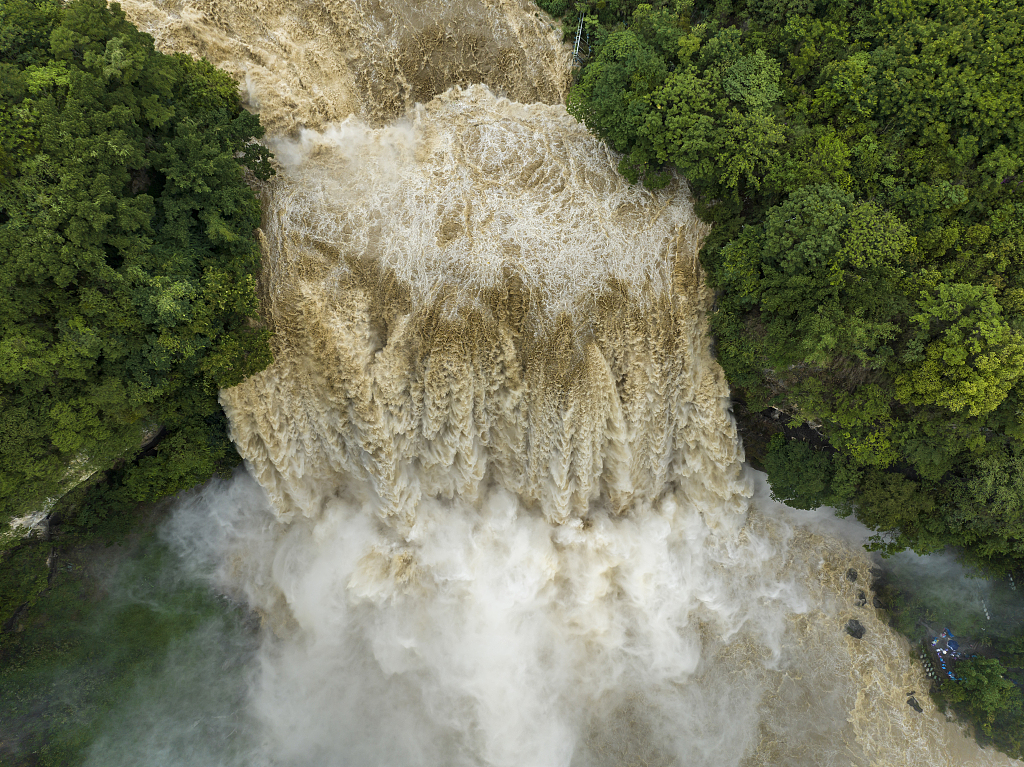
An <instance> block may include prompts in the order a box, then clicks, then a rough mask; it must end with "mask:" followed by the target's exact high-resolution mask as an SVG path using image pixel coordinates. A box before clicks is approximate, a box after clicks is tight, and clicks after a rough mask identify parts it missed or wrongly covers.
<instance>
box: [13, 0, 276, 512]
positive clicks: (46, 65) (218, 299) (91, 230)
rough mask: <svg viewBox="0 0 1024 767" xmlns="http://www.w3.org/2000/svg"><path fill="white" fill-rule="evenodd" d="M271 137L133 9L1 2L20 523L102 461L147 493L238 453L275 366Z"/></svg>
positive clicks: (36, 0) (81, 0) (138, 496)
mask: <svg viewBox="0 0 1024 767" xmlns="http://www.w3.org/2000/svg"><path fill="white" fill-rule="evenodd" d="M262 135H263V130H262V128H261V127H260V124H259V120H258V118H257V117H256V116H255V115H252V114H250V113H248V112H246V111H245V110H243V109H242V108H241V105H240V103H239V96H238V91H237V86H236V83H235V82H234V81H233V80H232V79H231V78H230V77H229V76H228V75H227V74H225V73H224V72H221V71H219V70H217V69H215V68H214V67H213V66H212V65H211V64H209V63H208V62H206V61H202V60H194V59H192V58H190V57H188V56H184V55H180V54H176V55H164V54H161V53H159V52H157V51H156V50H155V49H154V47H153V41H152V38H151V37H149V36H148V35H145V34H143V33H141V32H139V31H138V30H137V29H135V27H133V26H132V25H131V24H130V23H128V21H127V20H126V19H125V16H124V13H123V12H122V11H121V9H120V7H119V6H118V5H117V4H113V5H111V6H110V7H108V6H107V4H106V2H105V0H75V2H71V3H67V4H64V3H61V2H58V1H57V0H0V261H2V265H0V520H5V519H7V518H9V517H11V516H12V515H17V514H22V513H26V512H29V511H33V510H37V509H39V508H42V507H45V504H46V502H47V499H52V498H55V497H57V496H59V495H60V494H61V493H62V492H63V491H64V490H66V488H67V487H68V486H69V484H74V481H75V480H76V479H77V478H78V477H80V476H81V475H83V474H88V473H90V472H92V471H94V470H96V469H100V470H106V469H110V468H112V467H114V468H115V469H116V472H115V474H116V476H115V477H114V479H115V485H116V488H117V492H118V493H120V496H121V497H123V498H125V499H128V500H132V501H134V500H145V499H155V498H159V497H161V496H163V495H166V494H168V493H172V492H176V491H177V490H179V489H181V488H183V487H188V486H191V485H193V484H195V483H197V482H200V481H203V480H205V479H206V478H208V477H209V476H210V475H211V474H212V473H214V472H215V471H223V470H224V469H226V468H227V467H228V466H230V465H233V464H234V463H237V461H238V458H237V454H236V453H235V452H234V449H233V447H232V446H231V444H230V441H229V440H228V438H227V431H226V420H225V418H224V416H223V413H222V411H221V409H220V406H219V404H218V402H217V398H216V396H217V390H218V389H219V388H220V387H225V386H231V385H233V384H236V383H238V382H239V381H241V380H242V379H243V378H244V377H246V376H248V375H251V374H252V373H254V372H256V371H258V370H260V369H262V368H263V367H265V366H266V365H267V364H268V363H269V361H270V351H269V345H268V333H267V331H265V330H264V329H262V328H261V327H260V325H259V323H258V321H257V308H258V307H257V300H256V274H257V272H258V266H259V247H258V244H257V241H256V238H255V233H254V230H255V229H256V227H257V226H258V225H259V221H260V209H259V206H258V203H257V201H256V198H255V196H254V194H253V192H252V190H251V189H250V187H249V186H248V185H247V183H246V174H247V173H248V174H251V175H252V176H254V177H256V178H259V179H266V178H268V177H269V175H270V174H271V173H272V170H271V167H270V163H269V161H270V155H269V152H268V151H267V149H266V148H265V147H263V146H262V145H260V144H259V143H257V142H256V139H258V138H259V137H261V136H262ZM157 430H160V433H161V435H162V437H161V439H160V440H159V441H158V443H157V444H156V446H155V448H154V449H150V450H147V452H146V454H145V455H144V456H143V457H142V459H141V460H138V461H131V459H132V458H134V457H135V456H136V455H137V454H138V453H139V451H140V449H141V447H142V444H143V441H144V439H145V437H144V435H145V434H146V433H147V432H148V433H149V434H150V435H151V434H152V433H154V432H156V431H157Z"/></svg>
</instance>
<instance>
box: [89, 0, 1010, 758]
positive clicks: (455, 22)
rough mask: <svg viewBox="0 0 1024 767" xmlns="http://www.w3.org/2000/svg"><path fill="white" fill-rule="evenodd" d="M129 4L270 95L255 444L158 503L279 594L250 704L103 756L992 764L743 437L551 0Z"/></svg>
mask: <svg viewBox="0 0 1024 767" xmlns="http://www.w3.org/2000/svg"><path fill="white" fill-rule="evenodd" d="M124 6H125V7H126V9H127V11H128V13H129V15H130V17H131V18H132V19H133V21H135V22H136V23H137V24H139V25H140V26H141V27H142V28H143V29H146V30H147V31H149V32H151V33H152V34H153V35H154V37H155V38H156V40H157V43H158V45H160V46H161V47H163V48H164V49H167V50H183V51H187V52H189V53H193V54H200V55H204V56H206V57H208V58H210V59H211V60H212V61H214V63H216V64H218V65H219V66H221V67H224V68H226V69H227V70H229V71H231V72H232V73H234V74H236V75H237V76H238V77H239V79H240V81H241V82H242V83H243V84H244V89H245V92H246V98H247V100H248V102H249V103H250V105H251V106H252V107H253V108H254V109H258V110H259V111H260V113H261V116H262V118H263V121H264V123H265V124H266V125H267V126H268V129H269V134H268V141H269V142H270V144H271V146H272V148H273V150H274V151H275V154H276V156H277V160H278V162H279V164H280V167H279V174H278V176H277V177H276V178H275V179H274V180H273V181H272V182H271V183H269V184H267V185H266V186H265V187H263V188H262V189H261V194H262V199H263V205H264V213H265V223H264V227H263V231H262V234H261V237H262V242H263V246H264V275H263V280H262V290H263V295H262V302H263V308H264V312H265V316H266V320H267V322H269V323H270V324H271V325H272V326H273V328H274V330H275V333H276V335H275V342H274V343H275V363H274V364H273V365H272V366H271V367H270V368H269V369H268V370H266V371H264V372H263V373H261V374H259V375H257V376H255V377H253V378H252V379H250V380H248V381H246V382H245V383H243V384H242V385H240V386H238V387H236V388H234V389H231V390H228V391H224V392H222V395H221V399H222V402H223V404H224V407H225V409H226V411H227V413H228V415H229V417H230V419H231V425H232V436H233V438H234V440H235V442H236V443H237V445H238V448H239V451H240V452H241V454H242V455H243V456H244V457H245V459H246V462H247V464H246V465H247V469H248V472H247V473H241V474H239V475H238V476H237V477H236V478H235V480H234V481H233V482H231V483H226V484H225V483H214V484H212V485H210V486H208V487H207V488H205V489H204V490H203V491H201V492H199V493H198V494H195V495H192V496H190V497H188V498H186V499H184V500H182V501H181V502H180V503H179V506H178V510H177V512H176V514H175V516H174V518H173V519H172V520H171V522H170V523H169V524H168V525H167V527H166V529H165V535H166V536H167V538H168V540H169V541H171V542H172V543H173V544H174V545H175V546H177V547H178V549H179V550H180V551H181V552H182V554H183V556H184V558H185V560H186V562H188V563H189V566H190V567H193V568H196V570H197V572H199V573H201V574H202V577H206V578H209V579H210V580H211V582H212V583H213V584H214V585H215V586H216V587H217V588H218V589H221V590H223V591H224V592H225V593H227V594H229V595H231V596H233V597H235V598H237V599H240V600H244V601H245V602H246V603H247V604H248V605H250V606H251V607H252V608H253V609H254V610H255V611H257V612H258V613H259V615H260V616H261V617H262V619H263V628H262V630H261V635H262V640H261V645H260V649H259V651H258V652H257V653H256V656H255V657H256V660H254V662H253V667H252V669H251V680H250V684H249V691H248V693H247V695H246V697H245V700H244V701H242V702H241V703H240V706H241V708H240V709H239V711H241V712H242V713H238V714H237V715H236V716H235V718H234V719H232V720H231V721H232V722H234V723H233V724H232V729H231V730H230V732H228V731H226V730H217V729H216V728H213V729H210V730H209V732H211V733H213V734H211V735H210V736H209V737H210V738H211V739H216V740H217V742H218V743H220V745H219V746H217V747H214V746H211V745H210V744H209V743H202V744H201V743H199V742H198V739H199V738H200V736H199V735H197V736H196V739H194V740H193V741H190V740H189V739H188V737H185V736H182V737H180V738H178V739H177V740H174V743H175V744H177V745H173V747H172V746H166V745H165V746H161V747H157V746H156V745H154V743H155V741H153V740H152V739H149V740H147V739H146V738H138V737H134V738H133V737H129V736H128V735H126V734H123V733H122V734H121V735H120V736H118V735H117V734H111V735H110V736H109V737H106V738H104V739H102V740H101V741H100V743H99V744H98V745H97V747H96V748H95V749H94V752H95V753H94V762H95V763H96V764H107V765H109V764H114V763H115V761H116V760H114V761H112V759H113V757H112V756H111V755H112V754H115V753H116V754H118V756H117V759H118V760H125V761H124V763H126V764H127V763H132V764H146V763H150V764H163V763H166V764H197V765H198V764H228V763H234V764H251V765H259V764H265V765H289V766H290V765H296V766H298V765H360V766H362V765H367V766H368V765H396V766H397V765H446V766H449V765H450V766H456V765H467V766H469V765H494V766H495V767H499V766H500V767H505V766H507V767H533V766H534V765H536V766H538V767H540V766H548V765H551V766H552V767H554V766H563V767H597V766H598V765H609V766H611V765H615V766H616V767H619V766H624V765H715V766H718V765H761V764H765V765H768V764H771V765H800V764H806V765H828V764H835V765H869V764H870V765H917V764H920V765H960V764H968V763H969V764H979V765H980V764H990V763H991V764H996V763H1005V762H1006V760H1005V759H1004V758H1003V757H1000V756H999V755H998V754H993V753H991V752H983V751H981V750H980V749H978V748H977V747H976V746H975V745H974V744H973V742H971V741H969V740H967V739H965V738H964V737H963V735H962V734H961V732H960V730H959V729H958V728H957V726H956V725H954V724H949V723H947V722H946V721H945V719H944V717H942V716H941V715H939V714H937V713H936V711H935V710H934V707H933V706H932V705H931V703H930V701H929V700H928V698H927V697H926V696H924V695H922V694H921V693H922V692H923V690H924V689H925V687H926V679H925V677H924V676H923V674H922V673H921V671H920V669H919V668H918V667H917V665H916V664H915V663H914V662H913V661H912V660H911V657H910V652H909V648H908V647H907V645H906V643H905V642H904V641H903V640H901V639H900V638H899V637H897V636H896V635H895V634H893V633H892V632H891V631H890V630H889V629H888V628H886V627H885V626H884V625H883V624H882V623H881V622H880V621H879V620H878V618H877V617H876V615H875V613H874V611H873V610H872V609H871V608H870V607H857V606H856V602H855V599H856V592H857V590H858V589H861V588H864V587H865V579H866V577H867V570H868V567H869V562H868V561H867V559H866V558H865V556H864V555H863V553H861V552H860V551H859V550H858V549H857V548H856V547H855V546H851V545H850V544H849V543H847V542H844V541H843V540H842V539H841V538H840V537H837V536H835V535H833V534H830V533H828V532H826V531H824V530H823V529H822V530H816V529H815V528H813V527H812V526H810V525H809V523H807V522H800V521H799V520H797V519H795V518H793V517H792V516H790V515H789V512H788V511H787V510H786V509H784V508H783V507H780V506H778V505H777V504H774V503H772V502H771V501H770V500H768V498H767V492H766V490H765V489H764V486H763V483H761V481H760V480H758V479H757V478H756V477H754V475H753V474H752V473H750V472H749V471H747V470H745V469H744V467H743V464H742V460H743V455H742V449H741V447H740V446H739V443H738V440H737V435H736V429H735V425H734V422H733V420H732V418H731V416H730V414H729V398H728V389H727V386H726V383H725V380H724V378H723V376H722V373H721V370H720V369H719V367H718V366H717V364H716V363H715V361H714V359H713V357H712V354H711V352H710V349H709V339H708V335H707V328H706V321H705V315H706V312H707V311H708V309H709V299H710V296H709V293H708V291H707V290H706V288H705V286H704V283H703V277H702V273H701V270H700V266H699V263H698V261H697V250H698V248H699V246H700V242H701V240H702V238H703V236H704V235H705V234H706V228H705V227H704V225H702V224H701V222H700V221H699V220H698V219H697V218H696V217H695V215H694V213H693V209H692V204H691V201H690V199H689V196H688V192H687V190H686V188H685V186H684V185H683V184H682V183H681V182H677V183H676V184H674V185H673V186H672V187H670V188H669V189H667V190H665V191H662V192H659V193H656V194H652V193H649V192H647V191H644V190H642V189H638V188H636V187H633V186H630V185H629V184H627V183H625V182H624V180H623V179H622V178H621V177H619V176H618V174H617V173H616V171H615V167H616V164H617V158H616V157H614V156H613V155H612V154H611V153H610V152H609V151H608V150H607V149H606V148H605V147H604V146H603V145H602V144H601V143H599V142H598V141H596V140H595V139H594V138H593V137H591V136H590V135H589V134H588V133H587V132H586V130H585V129H584V128H583V127H582V126H580V125H579V124H577V123H576V122H575V120H573V119H572V118H571V117H569V116H568V115H567V114H566V112H565V109H564V108H563V107H562V106H561V105H560V104H561V102H562V100H563V99H564V96H565V92H566V86H567V83H568V79H569V69H568V63H569V57H568V54H567V52H566V50H565V49H564V47H563V46H562V44H561V42H560V40H559V37H560V35H559V33H558V31H556V30H555V29H554V28H553V27H552V26H551V24H550V23H549V20H546V19H545V18H544V17H543V16H542V14H540V12H539V11H537V10H536V8H534V7H533V6H530V5H528V4H526V3H523V2H518V0H478V1H477V2H439V1H438V2H430V1H427V2H409V3H404V4H403V3H399V2H390V3H389V2H385V1H382V0H381V1H378V0H374V1H373V2H369V1H364V0H348V2H344V1H343V0H319V1H315V2H300V1H297V0H286V1H282V2H276V3H267V2H262V0H249V1H247V2H230V3H229V2H220V1H219V0H196V1H195V2H183V1H181V0H173V1H172V0H168V1H166V2H160V1H151V2H139V1H136V0H128V1H127V2H125V3H124ZM851 568H853V569H856V570H857V571H858V572H860V573H862V574H863V575H862V576H861V580H860V581H859V582H857V583H853V582H851V581H850V580H849V579H848V578H847V575H846V574H847V572H848V570H849V569H851ZM869 604H870V603H869ZM851 618H855V619H857V620H859V621H860V622H861V623H862V624H863V625H864V626H865V627H866V629H867V632H866V634H865V636H864V638H863V639H860V640H855V639H853V638H852V637H850V636H849V635H848V634H847V633H846V632H845V631H844V630H843V628H844V626H845V624H846V622H847V621H848V620H849V619H851ZM911 691H916V692H917V693H918V700H919V701H921V704H922V706H923V707H924V714H918V713H916V712H915V711H914V710H913V709H912V708H911V707H910V706H908V705H907V703H906V700H907V695H908V693H910V692H911ZM168 726H170V725H168ZM175 726H177V725H175ZM193 726H194V725H193ZM161 742H162V741H161ZM189 743H191V744H192V745H188V744H189ZM190 749H191V750H190ZM218 749H219V750H218Z"/></svg>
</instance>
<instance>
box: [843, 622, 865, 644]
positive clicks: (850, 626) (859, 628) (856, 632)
mask: <svg viewBox="0 0 1024 767" xmlns="http://www.w3.org/2000/svg"><path fill="white" fill-rule="evenodd" d="M864 631H865V629H864V626H863V625H862V624H861V622H860V621H858V620H854V619H853V618H851V619H850V620H849V621H847V622H846V633H847V634H849V635H850V636H852V637H853V638H854V639H862V638H863V637H864Z"/></svg>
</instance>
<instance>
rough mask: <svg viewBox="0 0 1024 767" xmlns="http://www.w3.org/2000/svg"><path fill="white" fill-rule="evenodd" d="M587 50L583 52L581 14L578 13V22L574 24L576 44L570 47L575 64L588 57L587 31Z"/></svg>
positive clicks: (587, 42) (588, 41)
mask: <svg viewBox="0 0 1024 767" xmlns="http://www.w3.org/2000/svg"><path fill="white" fill-rule="evenodd" d="M585 44H586V46H587V52H586V53H585V54H584V53H583V45H584V42H583V14H582V13H581V14H580V23H579V24H577V25H576V44H575V45H573V47H572V60H573V62H574V63H576V64H582V63H583V62H584V61H586V60H587V59H588V58H590V32H587V39H586V43H585Z"/></svg>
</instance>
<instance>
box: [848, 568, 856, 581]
mask: <svg viewBox="0 0 1024 767" xmlns="http://www.w3.org/2000/svg"><path fill="white" fill-rule="evenodd" d="M846 580H848V581H849V582H850V583H856V582H857V571H856V570H854V569H853V568H852V567H851V568H850V569H849V570H847V571H846Z"/></svg>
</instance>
